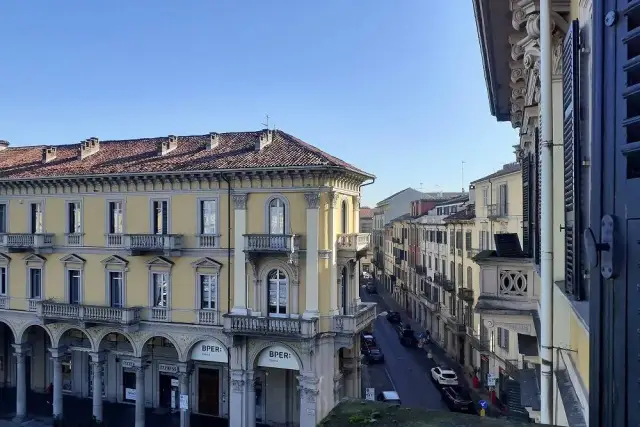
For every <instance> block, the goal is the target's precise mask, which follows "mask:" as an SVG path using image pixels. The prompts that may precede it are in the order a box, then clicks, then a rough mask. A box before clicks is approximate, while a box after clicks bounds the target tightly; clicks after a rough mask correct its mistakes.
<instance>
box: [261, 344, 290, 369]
mask: <svg viewBox="0 0 640 427" xmlns="http://www.w3.org/2000/svg"><path fill="white" fill-rule="evenodd" d="M258 366H262V367H265V368H280V369H290V370H294V371H299V370H300V366H298V359H297V358H296V356H295V355H294V354H293V353H292V352H291V350H289V349H288V348H286V347H283V346H279V345H276V346H273V347H268V348H265V349H264V350H262V353H260V357H259V358H258Z"/></svg>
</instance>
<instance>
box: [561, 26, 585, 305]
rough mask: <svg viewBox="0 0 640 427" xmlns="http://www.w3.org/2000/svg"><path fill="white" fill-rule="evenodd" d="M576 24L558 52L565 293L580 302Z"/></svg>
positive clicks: (579, 189) (571, 27)
mask: <svg viewBox="0 0 640 427" xmlns="http://www.w3.org/2000/svg"><path fill="white" fill-rule="evenodd" d="M579 31H580V30H579V26H578V20H577V19H576V20H574V21H573V22H571V25H570V26H569V31H567V35H566V36H565V38H564V46H563V51H562V104H563V110H564V122H563V129H564V131H563V133H564V138H563V139H564V221H565V225H564V227H565V229H564V242H565V289H566V291H567V293H570V294H572V295H574V296H575V297H576V298H578V299H580V291H579V289H580V287H579V281H580V276H581V263H580V256H579V255H580V233H581V232H582V229H581V226H580V191H581V188H580V168H581V166H580V159H581V156H580V117H579V115H578V114H579V111H580V108H579V106H580V100H579V98H578V96H579V92H580V86H579V83H578V82H579V77H580V76H579V70H580V52H579V50H578V49H579Z"/></svg>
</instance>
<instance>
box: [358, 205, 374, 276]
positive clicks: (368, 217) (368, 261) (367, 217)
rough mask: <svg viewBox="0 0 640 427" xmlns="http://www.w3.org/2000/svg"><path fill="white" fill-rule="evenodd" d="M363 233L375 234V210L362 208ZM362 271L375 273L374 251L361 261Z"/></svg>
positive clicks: (361, 228)
mask: <svg viewBox="0 0 640 427" xmlns="http://www.w3.org/2000/svg"><path fill="white" fill-rule="evenodd" d="M359 231H360V232H361V233H365V234H369V235H371V233H372V232H373V209H371V208H368V207H361V208H360V230H359ZM360 266H361V268H362V271H366V272H367V273H371V272H373V251H369V252H368V253H367V256H366V257H364V258H362V259H360Z"/></svg>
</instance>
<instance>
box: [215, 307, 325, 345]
mask: <svg viewBox="0 0 640 427" xmlns="http://www.w3.org/2000/svg"><path fill="white" fill-rule="evenodd" d="M223 318H224V320H223V325H224V332H225V333H228V334H234V335H246V336H280V337H287V338H291V339H302V338H313V337H314V336H315V335H316V334H317V333H318V319H302V318H293V317H263V316H251V315H242V314H232V313H230V314H225V315H224V316H223Z"/></svg>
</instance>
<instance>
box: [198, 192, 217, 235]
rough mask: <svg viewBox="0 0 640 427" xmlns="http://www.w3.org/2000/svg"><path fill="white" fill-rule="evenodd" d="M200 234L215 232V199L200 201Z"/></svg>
mask: <svg viewBox="0 0 640 427" xmlns="http://www.w3.org/2000/svg"><path fill="white" fill-rule="evenodd" d="M201 214H202V230H201V233H202V234H216V201H215V200H205V201H203V202H202V212H201Z"/></svg>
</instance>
